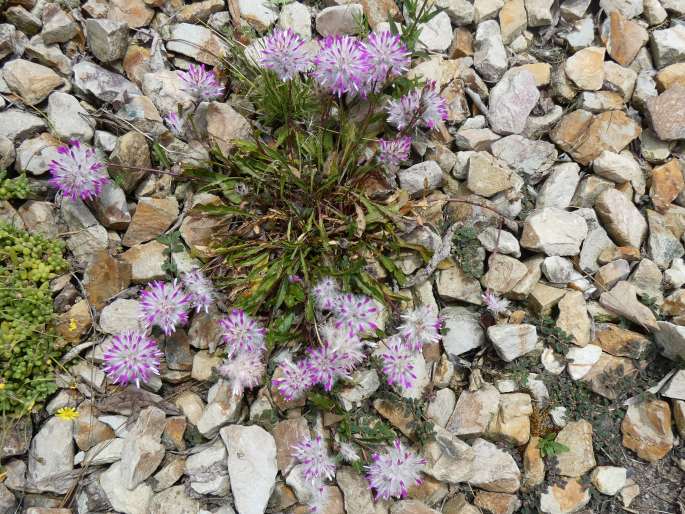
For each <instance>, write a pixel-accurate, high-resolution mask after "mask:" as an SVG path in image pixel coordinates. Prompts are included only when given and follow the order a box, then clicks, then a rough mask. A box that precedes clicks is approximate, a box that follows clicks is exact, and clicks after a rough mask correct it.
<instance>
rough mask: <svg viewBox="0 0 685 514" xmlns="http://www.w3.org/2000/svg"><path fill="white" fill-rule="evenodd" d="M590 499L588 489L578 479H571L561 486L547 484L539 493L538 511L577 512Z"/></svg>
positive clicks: (558, 513)
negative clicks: (545, 488) (542, 491)
mask: <svg viewBox="0 0 685 514" xmlns="http://www.w3.org/2000/svg"><path fill="white" fill-rule="evenodd" d="M590 499H591V497H590V490H589V489H587V488H585V487H584V486H583V485H582V484H581V483H580V480H578V479H572V480H568V481H567V482H566V484H565V485H563V486H561V485H553V486H548V487H547V490H546V491H545V492H544V493H542V494H541V495H540V511H541V512H545V513H547V514H567V513H571V512H578V511H580V509H582V508H583V507H585V506H586V505H587V504H588V503H590Z"/></svg>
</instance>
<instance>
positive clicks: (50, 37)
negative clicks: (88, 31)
mask: <svg viewBox="0 0 685 514" xmlns="http://www.w3.org/2000/svg"><path fill="white" fill-rule="evenodd" d="M31 7H33V5H31ZM78 33H79V28H78V25H77V23H76V21H75V20H74V18H73V17H72V16H70V15H68V14H67V13H66V12H64V11H63V10H62V8H61V7H60V6H59V4H58V3H57V2H55V3H47V4H45V6H44V7H43V30H42V31H41V34H40V36H41V38H42V39H43V42H44V43H45V44H46V45H52V44H54V43H66V42H67V41H69V40H70V39H72V38H74V37H75V36H76V35H77V34H78Z"/></svg>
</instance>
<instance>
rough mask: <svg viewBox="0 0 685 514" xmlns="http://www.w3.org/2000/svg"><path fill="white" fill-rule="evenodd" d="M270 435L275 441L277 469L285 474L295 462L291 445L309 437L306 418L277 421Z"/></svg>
mask: <svg viewBox="0 0 685 514" xmlns="http://www.w3.org/2000/svg"><path fill="white" fill-rule="evenodd" d="M271 435H273V436H274V440H275V442H276V461H277V463H278V469H279V471H280V472H281V473H282V474H283V475H287V474H288V472H289V471H290V469H291V468H292V467H293V465H294V464H296V463H297V461H296V459H295V458H294V457H293V455H292V446H293V445H294V444H297V443H299V442H300V441H302V440H304V439H306V438H308V437H310V434H309V426H308V425H307V420H306V419H305V418H303V417H299V418H294V419H285V420H283V421H279V422H278V423H276V425H274V427H273V430H272V432H271Z"/></svg>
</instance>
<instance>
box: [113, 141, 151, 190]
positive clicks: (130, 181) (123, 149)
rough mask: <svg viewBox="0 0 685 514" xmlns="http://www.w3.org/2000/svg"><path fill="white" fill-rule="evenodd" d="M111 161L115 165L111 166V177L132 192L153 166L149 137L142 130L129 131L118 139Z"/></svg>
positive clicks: (124, 188)
mask: <svg viewBox="0 0 685 514" xmlns="http://www.w3.org/2000/svg"><path fill="white" fill-rule="evenodd" d="M110 161H111V163H112V164H114V165H115V166H111V167H110V175H111V177H112V178H113V179H114V180H117V182H118V183H119V185H121V187H122V189H123V190H124V191H126V192H127V193H130V192H131V191H133V189H135V187H136V186H137V185H138V182H140V180H141V179H142V178H143V177H144V176H145V175H147V174H148V173H149V171H148V170H149V169H150V167H151V166H152V161H151V159H150V149H149V148H148V146H147V139H145V136H144V135H143V134H141V133H140V132H136V131H131V132H127V133H126V134H124V135H123V136H121V137H120V138H119V139H117V145H116V147H115V148H114V151H113V152H112V155H111V157H110Z"/></svg>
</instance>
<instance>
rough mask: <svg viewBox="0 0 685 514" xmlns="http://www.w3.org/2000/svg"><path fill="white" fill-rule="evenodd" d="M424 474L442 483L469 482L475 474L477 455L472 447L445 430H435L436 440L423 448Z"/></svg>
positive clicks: (438, 428) (439, 428) (437, 428)
mask: <svg viewBox="0 0 685 514" xmlns="http://www.w3.org/2000/svg"><path fill="white" fill-rule="evenodd" d="M422 453H423V456H424V458H425V459H426V465H425V468H424V473H425V474H427V475H429V476H430V477H432V478H433V479H435V480H438V481H440V482H447V483H450V484H457V483H460V482H465V481H468V480H469V479H470V478H471V476H472V473H473V464H474V458H475V454H474V451H473V450H472V449H471V447H470V446H469V445H468V444H466V443H465V442H463V441H462V440H461V439H459V437H457V436H456V435H454V434H453V433H451V432H449V431H447V430H446V429H444V428H441V427H436V428H435V439H433V440H431V441H429V442H427V443H426V444H425V445H424V446H423V450H422Z"/></svg>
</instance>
